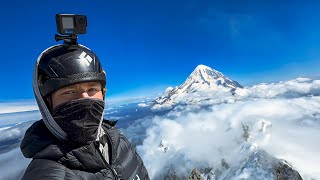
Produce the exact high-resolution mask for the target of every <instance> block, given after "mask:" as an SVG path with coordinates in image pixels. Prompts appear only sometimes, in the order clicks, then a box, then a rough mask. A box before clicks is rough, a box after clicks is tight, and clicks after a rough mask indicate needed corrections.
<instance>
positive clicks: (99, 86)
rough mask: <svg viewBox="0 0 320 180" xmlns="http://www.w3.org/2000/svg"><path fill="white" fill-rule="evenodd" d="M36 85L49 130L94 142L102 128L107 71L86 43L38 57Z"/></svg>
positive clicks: (53, 49) (57, 48)
mask: <svg viewBox="0 0 320 180" xmlns="http://www.w3.org/2000/svg"><path fill="white" fill-rule="evenodd" d="M33 81H34V82H33V88H34V92H35V96H36V99H37V102H38V106H39V109H40V112H41V114H42V117H43V121H44V122H45V124H46V126H47V127H48V129H49V130H50V131H51V132H52V133H53V134H54V135H55V136H56V137H58V138H59V139H61V140H72V141H73V140H76V141H77V143H80V144H83V143H87V142H88V141H92V140H94V139H95V138H96V136H97V131H98V129H99V128H101V122H102V117H103V109H104V97H105V93H106V88H105V86H106V74H105V72H104V70H103V68H102V65H101V63H100V61H99V59H98V57H97V56H96V55H95V54H94V53H93V52H92V51H91V50H90V49H88V48H86V47H84V46H82V45H57V46H53V47H51V48H48V49H47V50H45V51H44V52H43V53H42V54H41V55H40V56H39V58H38V61H37V64H36V67H35V74H34V80H33Z"/></svg>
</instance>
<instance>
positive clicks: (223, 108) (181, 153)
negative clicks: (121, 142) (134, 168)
mask: <svg viewBox="0 0 320 180" xmlns="http://www.w3.org/2000/svg"><path fill="white" fill-rule="evenodd" d="M319 92H320V81H319V80H311V79H306V78H298V79H294V80H291V81H286V82H279V83H272V84H260V85H256V86H252V87H246V88H244V89H239V90H237V94H236V95H233V97H234V101H227V102H225V103H221V102H220V101H216V100H209V101H211V102H219V103H216V104H213V105H212V106H211V107H210V108H206V110H200V111H199V103H197V105H194V108H193V107H192V106H193V105H192V104H189V105H188V107H185V108H181V107H179V108H178V109H179V110H181V109H184V110H186V111H188V110H191V111H189V113H181V111H177V110H176V109H177V108H175V109H173V110H172V112H170V116H157V117H154V118H152V119H149V121H151V122H152V123H150V122H144V123H145V124H148V128H147V130H146V136H145V139H144V140H143V143H142V145H140V146H138V150H139V152H140V153H141V155H142V158H143V159H144V162H145V164H146V166H147V168H148V170H149V173H150V175H151V178H153V177H157V176H158V175H159V174H162V173H163V172H165V171H167V170H168V169H174V170H175V171H176V173H177V174H188V173H190V172H191V170H192V168H194V167H197V164H198V168H203V167H201V166H203V165H205V166H207V167H213V168H215V167H219V166H220V164H221V159H225V160H226V162H228V163H229V164H230V165H231V166H236V165H238V163H239V162H240V161H241V160H242V159H241V157H239V152H240V149H241V148H242V147H243V146H244V145H247V144H249V145H251V146H252V147H255V148H261V149H264V150H266V151H267V152H268V153H270V154H272V155H273V156H275V157H277V158H279V159H285V160H287V161H288V162H289V163H290V164H291V165H292V166H293V168H295V169H296V170H298V171H299V172H300V174H301V175H302V176H303V178H304V179H311V178H315V179H320V169H319V165H318V163H319V162H320V141H319V138H320V96H318V95H319ZM230 97H231V96H230V95H226V96H225V97H220V98H221V99H230ZM203 103H204V104H206V105H207V104H208V101H204V102H203ZM192 109H197V112H196V113H195V112H194V111H192ZM141 124H143V122H142V123H141ZM141 124H140V126H137V129H139V127H140V129H141V128H145V126H142V125H141ZM244 125H247V126H248V127H249V134H250V136H249V139H248V140H247V141H245V140H244V138H243V133H244V129H243V126H244ZM132 129H134V128H133V127H131V129H130V130H131V133H132ZM137 131H138V130H137ZM139 132H141V130H140V131H139ZM131 133H130V134H131ZM164 148H165V149H164Z"/></svg>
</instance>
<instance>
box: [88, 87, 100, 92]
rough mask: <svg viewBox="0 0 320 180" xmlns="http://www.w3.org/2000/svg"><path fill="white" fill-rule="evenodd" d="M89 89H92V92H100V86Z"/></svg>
mask: <svg viewBox="0 0 320 180" xmlns="http://www.w3.org/2000/svg"><path fill="white" fill-rule="evenodd" d="M89 91H90V92H98V91H99V89H98V88H90V89H89Z"/></svg>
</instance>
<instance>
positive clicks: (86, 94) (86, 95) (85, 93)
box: [79, 92, 89, 98]
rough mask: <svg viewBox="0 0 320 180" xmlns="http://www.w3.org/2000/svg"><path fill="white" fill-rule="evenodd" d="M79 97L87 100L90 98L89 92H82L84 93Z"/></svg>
mask: <svg viewBox="0 0 320 180" xmlns="http://www.w3.org/2000/svg"><path fill="white" fill-rule="evenodd" d="M79 96H80V97H79V98H87V97H89V95H88V93H87V92H82V93H80V95H79Z"/></svg>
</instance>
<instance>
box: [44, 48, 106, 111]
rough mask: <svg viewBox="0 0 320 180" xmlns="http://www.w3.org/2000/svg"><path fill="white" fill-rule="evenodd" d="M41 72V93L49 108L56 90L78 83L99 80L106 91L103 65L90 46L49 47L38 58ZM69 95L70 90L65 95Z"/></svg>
mask: <svg viewBox="0 0 320 180" xmlns="http://www.w3.org/2000/svg"><path fill="white" fill-rule="evenodd" d="M38 76H39V78H38V79H39V90H40V93H41V96H42V97H43V99H44V100H45V101H46V104H47V106H48V109H50V110H51V109H52V108H53V99H52V97H53V95H57V93H56V92H60V91H61V90H63V89H66V88H67V87H71V88H75V87H77V86H76V84H79V83H87V85H88V83H89V84H90V85H93V84H96V85H97V84H100V86H101V90H102V93H103V96H104V95H105V85H106V75H105V72H104V70H103V68H102V65H101V63H100V61H99V59H98V57H97V56H96V55H95V54H94V53H93V52H92V51H91V50H89V49H88V48H86V47H84V46H81V45H73V46H67V45H59V46H54V47H52V48H49V49H48V50H46V51H45V52H44V53H43V54H42V56H41V58H40V61H39V62H38ZM81 87H82V86H81ZM73 95H75V94H73ZM69 97H70V98H71V95H70V94H69V95H68V96H67V95H65V98H66V99H67V98H69ZM88 97H89V98H90V97H91V96H88ZM58 98H59V97H58ZM65 102H66V101H65Z"/></svg>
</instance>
